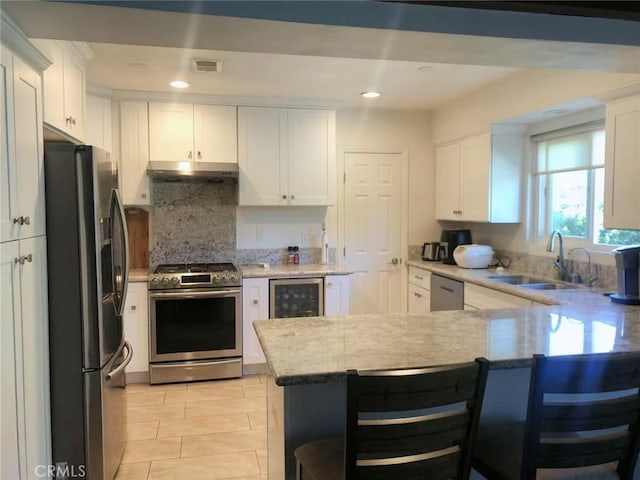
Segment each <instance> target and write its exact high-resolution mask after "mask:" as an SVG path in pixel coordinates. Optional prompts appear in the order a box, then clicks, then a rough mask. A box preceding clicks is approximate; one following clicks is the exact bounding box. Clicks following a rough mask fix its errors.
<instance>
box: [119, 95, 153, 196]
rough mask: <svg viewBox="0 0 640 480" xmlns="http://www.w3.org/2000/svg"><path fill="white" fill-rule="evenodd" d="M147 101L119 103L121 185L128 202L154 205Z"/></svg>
mask: <svg viewBox="0 0 640 480" xmlns="http://www.w3.org/2000/svg"><path fill="white" fill-rule="evenodd" d="M148 163H149V116H148V109H147V102H120V171H121V172H122V175H121V176H120V177H121V178H120V181H121V183H120V187H121V188H122V203H124V204H125V205H151V203H150V201H151V199H150V194H149V177H148V176H147V164H148Z"/></svg>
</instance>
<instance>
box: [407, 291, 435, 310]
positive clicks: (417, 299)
mask: <svg viewBox="0 0 640 480" xmlns="http://www.w3.org/2000/svg"><path fill="white" fill-rule="evenodd" d="M408 294H409V298H408V311H409V313H417V314H420V313H427V312H429V311H431V306H430V305H431V292H430V291H429V290H427V289H425V288H421V287H417V286H416V285H409V288H408Z"/></svg>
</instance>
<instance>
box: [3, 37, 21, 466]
mask: <svg viewBox="0 0 640 480" xmlns="http://www.w3.org/2000/svg"><path fill="white" fill-rule="evenodd" d="M1 53H2V55H1V56H0V162H1V163H0V242H6V241H8V240H15V239H16V238H18V231H19V229H20V227H19V226H18V224H17V223H13V219H14V218H16V217H17V216H18V215H19V214H18V192H17V188H16V187H17V179H16V162H15V133H14V128H13V55H12V54H11V52H9V50H7V49H6V48H4V47H2V50H1ZM3 478H4V477H3Z"/></svg>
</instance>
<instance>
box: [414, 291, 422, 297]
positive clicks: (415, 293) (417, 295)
mask: <svg viewBox="0 0 640 480" xmlns="http://www.w3.org/2000/svg"><path fill="white" fill-rule="evenodd" d="M413 294H414V295H415V296H416V297H418V298H422V295H420V294H419V293H417V292H413Z"/></svg>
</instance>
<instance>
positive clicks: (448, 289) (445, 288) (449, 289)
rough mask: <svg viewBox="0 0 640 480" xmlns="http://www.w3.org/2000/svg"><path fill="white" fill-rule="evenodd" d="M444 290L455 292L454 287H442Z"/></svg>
mask: <svg viewBox="0 0 640 480" xmlns="http://www.w3.org/2000/svg"><path fill="white" fill-rule="evenodd" d="M440 288H441V289H442V290H445V291H447V292H451V293H453V289H452V288H449V287H440Z"/></svg>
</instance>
